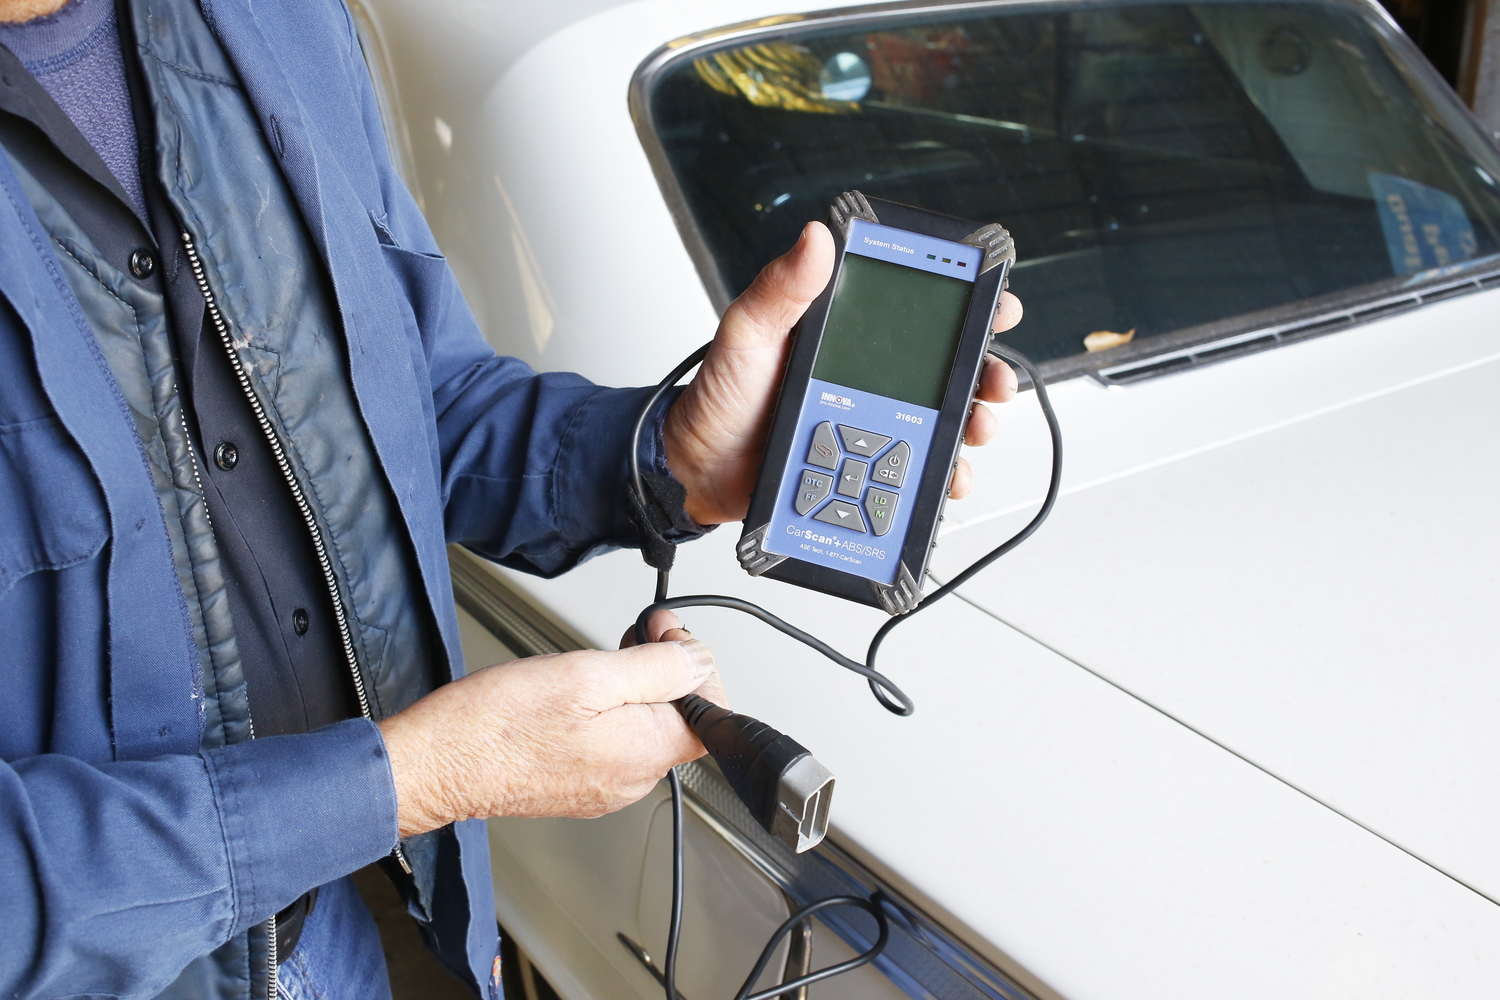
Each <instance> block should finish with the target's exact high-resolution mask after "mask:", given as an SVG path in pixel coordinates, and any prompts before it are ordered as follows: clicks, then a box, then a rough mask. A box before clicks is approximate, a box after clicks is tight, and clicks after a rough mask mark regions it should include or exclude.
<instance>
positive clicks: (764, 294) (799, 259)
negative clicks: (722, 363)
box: [718, 222, 833, 348]
mask: <svg viewBox="0 0 1500 1000" xmlns="http://www.w3.org/2000/svg"><path fill="white" fill-rule="evenodd" d="M832 276H833V236H832V234H830V233H829V232H828V227H827V226H825V225H823V224H822V223H821V222H809V223H808V224H807V225H806V226H805V227H804V228H803V230H802V235H801V236H800V237H798V239H797V243H796V245H795V246H793V247H792V249H791V250H789V251H788V252H786V253H785V254H783V255H782V256H780V257H777V258H776V259H775V260H773V261H772V262H771V263H769V264H767V265H766V267H765V269H764V270H762V271H761V272H760V274H759V276H757V277H756V279H755V281H754V283H752V284H751V285H750V287H749V288H748V289H746V290H745V294H743V295H741V296H740V297H739V298H737V299H735V300H734V302H733V303H731V304H730V306H729V308H728V309H727V310H725V312H724V320H723V322H722V323H721V324H720V326H719V337H718V339H719V341H720V342H722V343H723V344H724V345H725V346H727V347H731V348H735V347H760V346H764V345H765V344H766V343H767V342H772V343H776V342H779V341H780V339H781V338H782V337H783V336H784V335H785V334H786V332H787V331H788V330H790V329H791V328H792V325H793V324H795V323H796V322H797V320H799V319H801V318H802V314H803V313H804V312H806V311H807V306H808V303H810V302H812V300H813V299H815V298H817V297H818V293H819V292H821V291H822V290H823V289H824V288H825V287H826V286H827V285H828V279H829V278H831V277H832Z"/></svg>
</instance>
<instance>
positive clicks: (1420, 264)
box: [1369, 172, 1478, 275]
mask: <svg viewBox="0 0 1500 1000" xmlns="http://www.w3.org/2000/svg"><path fill="white" fill-rule="evenodd" d="M1369 178H1370V190H1371V192H1373V193H1374V195H1375V205H1376V207H1377V208H1378V209H1379V210H1380V228H1381V230H1382V232H1384V233H1385V249H1386V252H1387V253H1388V254H1390V257H1391V268H1392V270H1394V271H1395V272H1396V273H1397V274H1398V275H1407V274H1416V273H1417V272H1418V271H1429V270H1432V269H1433V268H1439V267H1447V266H1449V265H1450V264H1457V263H1459V262H1461V261H1465V260H1468V259H1469V258H1470V257H1472V256H1474V251H1475V250H1476V249H1477V247H1478V243H1477V241H1476V240H1475V238H1474V227H1473V225H1471V224H1470V222H1469V216H1468V215H1467V214H1466V213H1465V212H1464V207H1463V205H1461V204H1460V203H1459V200H1458V199H1457V198H1455V197H1453V196H1452V195H1451V194H1449V193H1448V192H1446V191H1439V190H1438V189H1437V188H1434V187H1428V186H1427V185H1426V184H1419V183H1417V182H1416V181H1412V180H1407V179H1406V178H1405V177H1392V176H1391V175H1390V174H1377V173H1374V172H1371V173H1370V174H1369Z"/></svg>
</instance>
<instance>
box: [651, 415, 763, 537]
mask: <svg viewBox="0 0 1500 1000" xmlns="http://www.w3.org/2000/svg"><path fill="white" fill-rule="evenodd" d="M691 392H692V387H691V386H690V387H689V388H688V391H687V392H684V393H683V394H682V395H681V396H679V397H678V398H677V400H676V401H675V402H674V403H673V404H672V408H671V409H670V410H668V411H667V415H666V419H665V420H664V421H663V422H662V452H663V458H664V459H665V461H666V466H667V471H668V472H670V473H671V474H672V476H673V477H674V478H675V479H676V480H677V481H678V482H679V483H681V484H682V486H683V488H684V489H685V490H687V499H686V500H685V501H684V502H683V505H682V509H683V510H684V511H685V512H686V513H687V515H688V517H690V518H692V519H693V520H694V521H695V522H697V523H698V524H701V525H703V526H704V527H709V526H712V525H716V524H724V523H725V522H728V521H738V520H740V519H741V518H743V517H744V516H745V511H746V510H748V509H749V503H750V497H749V493H748V492H747V493H746V494H745V495H744V496H743V497H742V498H741V501H742V502H741V503H740V505H739V508H740V509H738V510H736V509H735V505H734V504H733V503H725V500H724V497H723V496H722V495H721V492H722V488H723V486H724V485H725V484H724V483H723V482H721V481H720V479H721V477H720V475H719V474H718V473H719V472H720V471H721V470H722V469H723V467H724V462H723V461H722V460H720V461H712V462H705V461H703V458H704V456H710V458H712V457H714V456H713V451H712V449H711V448H710V446H709V445H708V444H707V443H706V442H704V441H703V440H702V439H701V438H700V437H699V436H698V435H697V434H696V433H694V431H693V429H692V423H693V420H692V417H691V415H690V414H684V412H683V411H684V408H685V407H691V405H692V401H691V400H690V399H689V398H688V397H689V394H690V393H691Z"/></svg>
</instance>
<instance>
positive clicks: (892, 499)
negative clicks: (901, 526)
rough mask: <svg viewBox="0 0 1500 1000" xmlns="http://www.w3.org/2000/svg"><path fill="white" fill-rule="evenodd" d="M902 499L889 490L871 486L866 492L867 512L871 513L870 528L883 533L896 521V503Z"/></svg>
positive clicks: (880, 533)
mask: <svg viewBox="0 0 1500 1000" xmlns="http://www.w3.org/2000/svg"><path fill="white" fill-rule="evenodd" d="M900 499H901V497H900V496H898V495H897V494H895V493H892V492H890V491H889V490H880V489H876V488H875V487H873V486H871V487H870V490H869V492H868V493H866V494H865V513H866V514H868V515H870V530H871V531H873V532H874V533H875V534H877V535H883V534H885V533H886V532H887V531H890V530H891V525H892V524H895V523H896V503H897V502H898V501H899V500H900Z"/></svg>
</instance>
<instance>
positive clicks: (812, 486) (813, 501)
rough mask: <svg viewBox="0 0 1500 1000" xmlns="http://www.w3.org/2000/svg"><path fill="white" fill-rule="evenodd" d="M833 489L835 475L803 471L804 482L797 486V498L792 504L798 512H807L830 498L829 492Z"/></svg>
mask: <svg viewBox="0 0 1500 1000" xmlns="http://www.w3.org/2000/svg"><path fill="white" fill-rule="evenodd" d="M832 490H833V477H832V476H829V475H825V474H824V473H821V472H804V473H802V482H801V484H799V485H798V487H797V499H796V500H795V501H793V503H792V506H793V507H794V508H796V510H797V513H798V514H806V513H807V512H808V511H810V510H812V509H813V508H814V507H816V506H817V505H818V504H820V503H822V502H823V501H824V500H827V499H828V494H829V492H831V491H832Z"/></svg>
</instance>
